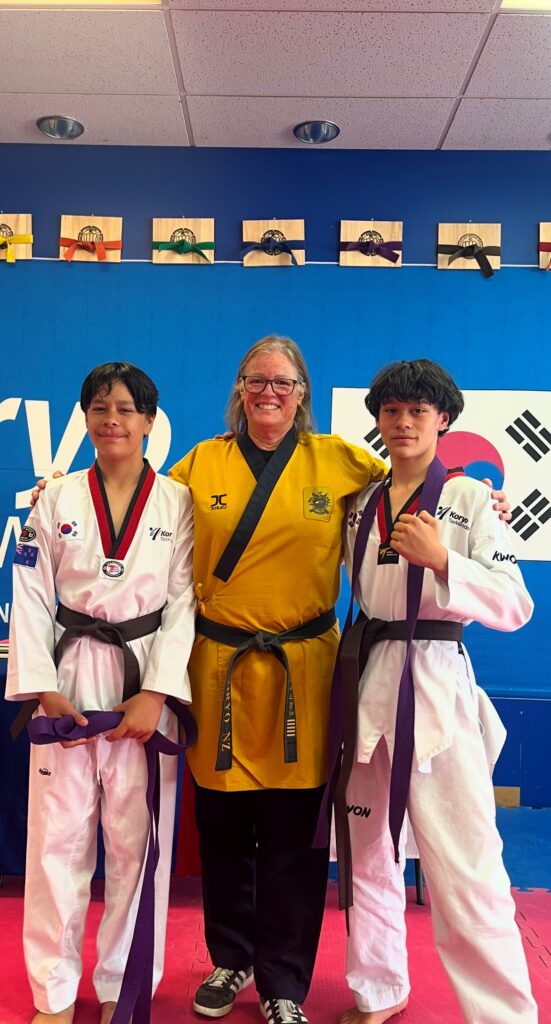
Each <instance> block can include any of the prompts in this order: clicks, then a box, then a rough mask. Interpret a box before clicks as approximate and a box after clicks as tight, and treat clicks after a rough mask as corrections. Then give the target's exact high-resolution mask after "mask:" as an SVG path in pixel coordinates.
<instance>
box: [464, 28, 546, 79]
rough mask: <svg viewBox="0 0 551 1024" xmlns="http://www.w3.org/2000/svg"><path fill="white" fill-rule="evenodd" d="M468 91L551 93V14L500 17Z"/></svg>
mask: <svg viewBox="0 0 551 1024" xmlns="http://www.w3.org/2000/svg"><path fill="white" fill-rule="evenodd" d="M466 95H467V96H500V97H511V96H519V97H526V96H528V97H532V96H533V97H541V98H542V99H543V98H547V97H551V15H548V14H547V15H545V14H544V15H527V14H520V15H516V14H502V15H500V16H499V17H498V18H496V20H495V23H494V26H493V28H492V31H491V32H490V35H489V37H488V40H487V42H486V45H485V47H484V50H483V52H482V54H481V56H480V59H479V61H478V64H477V66H476V68H475V71H474V74H473V76H472V78H471V80H470V82H469V86H468V89H467V91H466Z"/></svg>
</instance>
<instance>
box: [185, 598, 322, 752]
mask: <svg viewBox="0 0 551 1024" xmlns="http://www.w3.org/2000/svg"><path fill="white" fill-rule="evenodd" d="M336 621H337V616H336V615H335V609H334V608H330V609H329V610H328V611H326V612H322V614H321V615H318V616H317V617H316V618H315V619H309V620H308V622H303V623H302V624H301V625H300V626H294V627H293V628H292V629H286V630H284V631H283V632H281V633H268V632H266V630H263V629H260V630H258V631H257V632H256V633H253V632H249V631H248V630H246V629H237V628H234V627H233V626H224V625H222V624H221V623H220V622H213V621H212V619H206V618H205V616H204V615H198V616H197V618H196V620H195V632H196V633H198V634H200V635H201V636H205V637H207V639H209V640H215V641H216V643H219V644H225V645H226V646H227V647H236V648H237V650H236V651H235V654H232V656H231V658H230V661H229V664H228V668H227V671H226V680H225V683H224V696H223V700H222V716H221V719H220V733H219V736H218V753H217V756H216V766H215V770H216V771H217V772H220V771H225V770H226V769H227V768H231V766H232V759H233V749H232V709H231V676H232V672H233V668H234V665H235V663H236V662H237V661H238V660H239V658H241V657H242V655H243V654H246V653H247V651H261V652H262V653H263V654H274V655H275V657H276V658H277V659H278V660H279V661H280V662H281V664H282V665H283V667H284V669H285V712H284V719H283V755H284V760H285V763H286V764H291V763H294V762H295V761H297V723H296V709H295V697H294V693H293V683H292V680H291V673H290V671H289V661H288V659H287V655H286V653H285V650H284V647H283V644H286V643H290V642H291V641H292V640H311V639H313V638H314V637H316V636H321V635H322V634H323V633H326V632H327V630H328V629H331V627H332V626H334V625H335V622H336Z"/></svg>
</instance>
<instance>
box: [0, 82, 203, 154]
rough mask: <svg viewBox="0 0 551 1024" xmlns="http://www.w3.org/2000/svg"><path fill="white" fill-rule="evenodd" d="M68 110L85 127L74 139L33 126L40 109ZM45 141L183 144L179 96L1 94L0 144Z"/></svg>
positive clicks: (42, 111) (185, 142)
mask: <svg viewBox="0 0 551 1024" xmlns="http://www.w3.org/2000/svg"><path fill="white" fill-rule="evenodd" d="M54 113H57V114H67V115H70V116H71V117H76V118H77V119H78V120H79V121H82V123H83V124H84V126H85V132H84V135H81V136H80V138H79V139H75V140H74V141H73V142H55V141H53V140H52V139H48V138H47V137H46V136H45V135H42V133H41V132H39V131H38V129H37V128H36V126H35V121H36V119H37V117H40V116H41V115H43V114H54ZM2 142H30V143H34V144H36V143H40V142H47V143H49V144H50V145H57V146H78V145H84V146H94V145H109V146H187V145H189V140H188V136H187V132H186V126H185V122H184V116H183V113H182V106H181V103H180V100H179V98H178V97H177V96H74V95H73V96H67V95H66V94H62V95H56V94H50V95H48V96H42V95H40V94H37V95H32V94H30V93H26V94H25V95H20V96H13V95H11V96H10V95H6V94H4V95H2V94H0V143H2Z"/></svg>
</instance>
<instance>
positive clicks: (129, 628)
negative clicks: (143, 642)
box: [10, 604, 162, 739]
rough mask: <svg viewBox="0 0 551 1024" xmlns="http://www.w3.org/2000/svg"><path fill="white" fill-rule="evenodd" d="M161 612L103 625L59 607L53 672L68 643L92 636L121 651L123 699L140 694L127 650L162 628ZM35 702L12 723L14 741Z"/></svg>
mask: <svg viewBox="0 0 551 1024" xmlns="http://www.w3.org/2000/svg"><path fill="white" fill-rule="evenodd" d="M161 616H162V608H159V609H158V610H157V611H155V612H149V614H148V615H140V616H138V617H137V618H135V619H128V620H127V621H126V622H106V621H105V620H104V619H96V618H94V617H93V616H92V615H85V614H84V612H75V611H73V610H72V608H66V607H65V605H63V604H58V606H57V614H56V619H57V621H58V622H59V623H60V625H62V626H64V627H65V630H64V632H63V633H62V635H61V636H60V638H59V640H58V642H57V644H56V646H55V650H54V661H55V664H56V668H57V666H58V665H59V663H60V661H61V658H62V656H63V653H64V651H65V648H66V647H67V645H68V643H69V642H70V641H71V640H75V639H78V638H80V637H82V636H92V637H94V639H95V640H101V641H103V643H106V644H115V646H116V647H120V648H121V651H122V656H123V662H124V682H123V691H122V699H123V700H128V698H129V697H133V696H134V695H135V694H136V693H139V692H140V666H139V663H138V659H137V658H136V655H135V654H134V651H133V650H132V649H131V648H130V647H129V646H128V642H129V641H130V640H138V639H139V637H141V636H148V635H149V633H154V632H155V630H157V629H158V628H159V626H160V625H161ZM38 703H39V702H38V700H36V699H35V700H27V701H25V703H24V705H23V707H22V708H21V711H20V712H19V714H18V715H17V717H16V718H15V720H14V721H13V722H12V725H11V728H10V735H11V737H12V739H17V737H18V736H19V734H20V733H21V731H22V729H24V728H25V726H26V724H27V722H29V721H30V719H31V718H32V716H33V714H34V712H35V711H36V709H37V707H38Z"/></svg>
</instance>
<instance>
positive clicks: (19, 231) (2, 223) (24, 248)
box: [0, 213, 33, 263]
mask: <svg viewBox="0 0 551 1024" xmlns="http://www.w3.org/2000/svg"><path fill="white" fill-rule="evenodd" d="M17 239H20V241H17ZM32 239H33V219H32V215H31V214H30V213H0V242H6V243H7V244H6V245H3V246H2V248H1V249H0V260H6V261H7V262H8V263H15V262H16V260H32V258H33V242H32Z"/></svg>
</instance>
